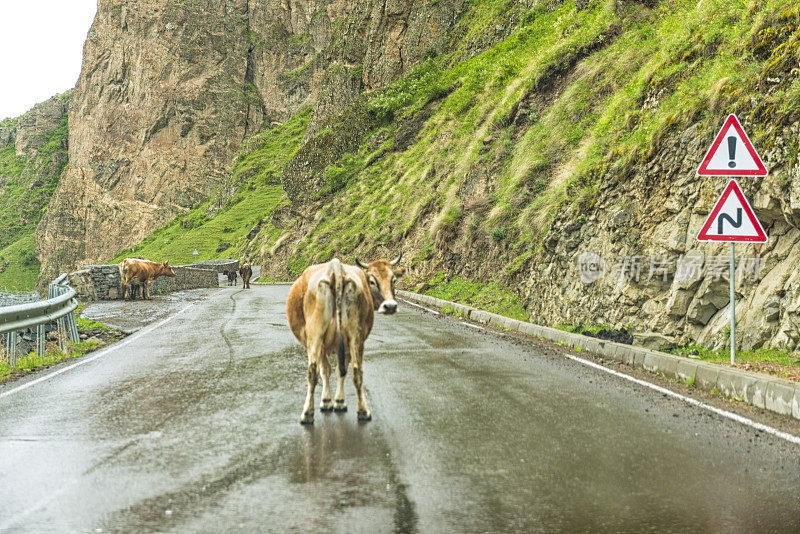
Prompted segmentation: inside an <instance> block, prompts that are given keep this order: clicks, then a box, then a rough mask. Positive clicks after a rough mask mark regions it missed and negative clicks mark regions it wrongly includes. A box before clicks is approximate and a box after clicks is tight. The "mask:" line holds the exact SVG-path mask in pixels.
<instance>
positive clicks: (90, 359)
mask: <svg viewBox="0 0 800 534" xmlns="http://www.w3.org/2000/svg"><path fill="white" fill-rule="evenodd" d="M192 306H194V304H189V305H188V306H186V307H185V308H183V309H182V310H180V311H179V312H178V313H176V314H175V315H173V316H171V317H167V318H166V319H163V320H161V321H159V322H157V323H156V324H154V325H150V326H148V327H147V328H144V329H142V330H139V331H138V332H136V333H135V334H133V335H130V336H128V337H127V338H125V340H124V341H122V342H121V343H119V344H117V345H114V346H113V347H109V348H107V349H105V350H102V351H100V352H99V353H97V354H95V355H93V356H90V357H88V358H83V359H80V360H78V361H77V362H75V363H73V364H72V365H68V366H67V367H62V368H61V369H59V370H57V371H53V372H52V373H49V374H46V375H44V376H40V377H39V378H37V379H36V380H31V381H30V382H26V383H24V384H22V385H21V386H17V387H15V388H12V389H9V390H7V391H3V392H0V399H2V398H3V397H8V396H9V395H13V394H14V393H17V392H20V391H22V390H24V389H27V388H29V387H31V386H34V385H36V384H38V383H40V382H44V381H45V380H50V379H51V378H53V377H54V376H57V375H60V374H61V373H66V372H67V371H69V370H71V369H74V368H76V367H79V366H81V365H84V364H87V363H89V362H93V361H95V360H96V359H98V358H102V357H103V356H105V355H106V354H110V353H112V352H114V351H115V350H117V349H121V348H122V347H124V346H125V345H128V344H129V343H133V342H134V341H136V340H137V339H139V338H140V337H142V336H144V335H145V334H149V333H150V332H152V331H153V330H155V329H156V328H159V327H161V326H163V325H165V324H167V323H168V322H170V321H171V320H173V319H174V318H176V317H177V316H179V315H180V314H182V313H183V312H185V311H186V310H188V309H189V308H191V307H192Z"/></svg>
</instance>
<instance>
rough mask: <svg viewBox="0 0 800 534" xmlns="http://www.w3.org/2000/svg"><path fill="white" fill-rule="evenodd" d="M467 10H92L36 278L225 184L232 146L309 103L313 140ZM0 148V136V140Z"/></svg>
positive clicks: (396, 0) (323, 2) (107, 249)
mask: <svg viewBox="0 0 800 534" xmlns="http://www.w3.org/2000/svg"><path fill="white" fill-rule="evenodd" d="M463 5H464V0H448V1H440V2H428V1H427V0H379V1H374V2H364V1H360V0H285V1H281V2H277V1H274V0H228V1H226V2H217V1H215V0H193V1H191V2H173V1H169V0H142V1H139V2H135V3H131V2H127V1H124V0H100V2H99V5H98V13H97V16H96V18H95V21H94V23H93V24H92V27H91V30H90V31H89V35H88V39H87V41H86V44H85V47H84V61H83V68H82V71H81V75H80V78H79V81H78V85H77V86H76V88H75V94H74V103H73V105H72V107H71V111H70V119H69V120H70V164H69V168H68V170H67V172H66V173H65V175H64V177H63V179H62V180H61V183H60V184H59V187H58V189H57V191H56V193H55V194H54V196H53V198H52V200H51V202H50V205H49V207H48V210H47V213H46V215H45V217H44V218H43V220H42V222H41V224H40V225H39V228H38V230H37V234H36V241H37V255H38V257H39V258H40V260H41V261H42V275H41V276H42V277H43V278H48V277H51V276H52V275H53V274H54V273H55V272H56V271H58V270H65V269H68V268H71V267H74V266H75V265H77V264H78V263H81V262H97V261H100V260H103V259H105V258H108V257H109V256H111V255H113V254H114V253H115V252H116V251H118V250H120V249H122V248H125V247H129V246H131V245H134V244H136V243H138V242H140V241H141V240H142V239H143V238H144V237H145V236H146V235H147V234H149V233H150V232H151V231H152V230H153V229H154V228H156V227H159V226H162V225H164V224H165V223H166V222H168V221H169V220H171V219H172V218H174V217H175V216H176V215H178V214H180V213H182V212H184V211H186V210H188V209H190V208H191V207H193V206H195V205H197V204H198V203H200V202H202V201H205V200H206V199H208V198H209V197H213V196H216V197H221V198H222V200H223V202H224V200H225V198H226V196H227V195H231V194H232V193H233V191H234V190H235V186H236V184H232V183H231V178H230V176H229V174H228V173H227V169H228V167H229V165H230V163H231V161H232V159H233V157H234V155H235V153H236V151H237V149H238V148H239V146H240V145H241V143H242V142H243V140H244V139H245V138H246V137H247V136H249V135H251V134H253V133H256V132H258V131H260V130H261V129H263V127H264V126H265V125H269V124H270V123H271V122H274V121H283V120H286V119H287V118H288V117H289V116H291V115H292V114H293V113H294V112H295V111H297V110H298V109H300V108H301V107H303V106H306V105H314V104H316V103H319V105H318V106H317V108H316V109H315V112H314V115H313V117H312V120H311V126H310V131H311V132H314V131H316V129H317V128H318V127H319V126H320V125H322V124H324V122H325V119H326V118H327V117H329V116H331V115H332V114H335V113H337V112H340V111H342V110H343V109H345V108H346V107H347V106H348V105H350V103H351V102H352V101H353V100H354V99H355V98H356V97H357V96H358V95H359V94H360V93H361V92H362V91H364V90H369V89H373V88H376V87H380V86H382V85H384V84H386V83H389V82H391V81H392V80H394V79H396V78H397V77H398V76H400V75H401V74H402V73H404V72H406V71H407V70H408V69H409V68H411V67H412V66H413V65H414V64H415V63H417V62H419V61H420V59H421V58H423V57H424V56H425V54H429V53H434V54H435V53H437V52H440V51H442V50H443V49H444V47H445V46H446V44H447V41H448V38H449V32H450V30H451V29H452V28H453V26H454V24H455V22H456V21H457V19H458V16H459V14H460V13H461V10H462V8H463ZM0 137H1V136H0Z"/></svg>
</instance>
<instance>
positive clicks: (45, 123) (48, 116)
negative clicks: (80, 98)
mask: <svg viewBox="0 0 800 534" xmlns="http://www.w3.org/2000/svg"><path fill="white" fill-rule="evenodd" d="M70 95H71V93H65V94H64V95H59V96H54V97H53V98H51V99H50V100H47V101H45V102H41V103H39V104H36V105H35V106H34V107H33V109H31V110H30V111H29V112H27V113H25V114H24V115H22V116H21V117H20V118H19V121H18V123H17V128H16V132H15V135H14V142H15V146H16V150H17V155H18V156H26V157H31V156H33V155H35V154H36V153H37V152H38V150H39V149H40V148H41V147H42V146H44V144H45V143H46V142H47V140H48V138H49V135H50V134H51V132H52V131H53V130H55V129H56V128H58V127H59V125H60V124H61V121H62V120H63V118H64V115H66V113H67V109H68V108H69V99H70ZM0 137H2V135H0Z"/></svg>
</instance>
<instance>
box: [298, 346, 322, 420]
mask: <svg viewBox="0 0 800 534" xmlns="http://www.w3.org/2000/svg"><path fill="white" fill-rule="evenodd" d="M319 349H320V347H319V343H318V342H317V343H314V344H312V345H309V348H308V374H307V380H308V391H307V392H306V403H305V405H303V413H302V414H300V423H301V424H303V425H313V424H314V388H316V387H317V376H318V373H319V371H318V370H317V362H318V361H319V360H320V356H321V351H320V350H319Z"/></svg>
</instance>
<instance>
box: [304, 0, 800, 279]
mask: <svg viewBox="0 0 800 534" xmlns="http://www.w3.org/2000/svg"><path fill="white" fill-rule="evenodd" d="M518 6H519V4H518V3H514V2H506V1H502V0H493V1H484V2H472V3H471V4H470V9H471V11H470V13H469V14H468V15H467V16H466V17H465V19H464V24H466V25H467V26H468V27H469V25H471V24H473V23H480V22H481V21H484V22H485V21H487V20H492V19H495V20H497V19H498V18H500V19H502V18H503V17H502V14H503V13H508V12H511V11H514V10H518V9H519V7H518ZM799 10H800V8H799V7H798V6H797V4H796V3H793V2H791V1H790V0H770V1H753V0H732V1H729V0H703V1H699V0H664V1H662V2H660V3H659V4H658V5H657V7H655V8H653V9H650V8H648V7H646V6H643V5H642V4H640V3H635V2H634V3H628V4H621V3H618V2H614V1H606V0H595V1H594V2H590V3H589V6H588V9H587V10H585V11H581V12H577V11H576V10H575V7H574V4H573V3H572V2H567V3H564V4H562V5H560V6H558V7H556V8H555V9H554V10H553V11H549V10H548V9H547V8H545V7H544V6H543V5H540V6H539V7H534V8H533V9H531V10H529V11H525V12H522V13H521V14H520V15H519V18H520V24H519V25H518V27H517V28H516V30H515V31H514V32H513V33H512V34H511V35H510V36H509V37H508V38H506V39H505V40H503V41H502V42H500V43H498V44H496V45H494V46H492V47H491V48H489V49H488V50H486V51H484V52H483V53H481V54H479V55H477V56H475V57H472V58H470V59H467V60H465V61H460V58H462V57H468V54H466V53H464V50H463V49H464V47H465V46H468V45H469V44H470V42H471V41H470V39H473V38H476V33H475V32H471V31H467V32H466V37H465V38H464V41H463V42H462V43H460V44H458V46H457V48H456V51H455V52H454V53H452V54H450V55H445V56H441V57H436V58H429V59H428V60H426V61H425V62H423V63H422V64H421V65H419V66H418V67H416V68H415V69H413V70H412V71H410V72H409V74H408V75H407V76H405V77H404V78H403V79H401V80H399V81H398V82H396V83H394V84H392V85H391V86H389V87H388V88H386V89H385V90H380V91H378V92H376V94H374V95H372V96H371V99H370V103H369V106H370V108H371V109H372V111H373V112H374V113H375V114H376V115H377V116H378V117H379V118H382V119H383V120H384V121H385V126H384V127H383V128H382V131H383V132H385V133H388V134H389V136H390V137H391V135H392V133H393V132H394V131H395V125H396V124H397V121H398V120H401V119H403V118H404V117H407V116H409V115H412V114H414V113H415V112H416V111H417V110H419V109H421V108H423V107H425V106H427V105H429V104H430V103H431V101H433V100H436V99H441V100H440V103H439V104H437V106H438V108H436V109H438V110H437V111H436V112H435V113H434V114H433V116H432V117H431V118H430V119H428V121H427V123H426V125H425V127H424V128H423V130H422V131H421V133H420V134H419V136H418V139H417V141H416V142H415V143H414V144H413V145H411V146H410V147H409V148H408V149H406V150H405V151H403V152H395V151H392V150H389V149H387V146H389V147H390V146H391V139H389V141H387V142H386V143H384V145H383V146H382V147H379V148H378V149H377V150H375V149H374V144H371V143H365V144H364V145H363V146H362V147H361V149H359V151H358V152H357V153H355V154H348V155H347V156H346V158H343V160H342V162H341V163H339V164H336V165H335V167H336V168H337V170H338V169H345V170H346V171H347V173H348V174H349V176H346V177H344V178H341V177H339V180H340V181H341V182H343V183H344V184H345V185H344V187H343V188H342V190H341V191H339V192H338V193H337V194H336V195H335V196H333V197H331V198H330V199H329V202H328V203H327V205H326V206H325V208H324V209H323V213H322V219H321V222H320V224H319V225H318V226H317V227H316V228H315V229H314V230H313V231H312V232H311V233H310V234H309V235H307V236H305V238H304V240H303V242H302V243H300V245H299V249H298V254H297V257H296V258H295V260H296V261H292V262H291V265H290V268H291V269H292V270H293V271H297V270H298V269H300V268H301V267H302V266H303V265H305V264H307V263H309V262H312V261H323V260H326V259H328V258H329V257H330V256H331V255H332V254H334V253H335V254H339V255H345V254H348V253H350V252H352V251H354V250H356V249H358V250H359V254H363V255H365V256H369V255H370V251H371V250H375V249H381V248H382V247H385V246H389V245H391V244H392V243H398V242H400V241H402V239H403V238H404V237H405V236H406V235H407V233H408V231H409V230H410V229H411V228H413V227H414V226H415V225H417V224H422V225H424V226H425V227H427V228H428V229H429V232H430V237H431V238H434V237H435V235H436V233H437V232H439V231H441V230H443V229H448V228H452V229H456V230H458V231H459V232H461V233H463V232H464V229H465V228H466V229H467V230H466V231H467V232H482V233H483V234H484V235H486V236H490V237H491V239H492V240H493V241H495V242H497V243H501V242H502V243H505V244H506V245H507V246H508V249H509V250H508V251H507V254H508V264H507V265H506V269H505V273H499V274H498V279H502V278H503V277H504V275H505V274H506V273H507V274H514V273H517V272H520V271H521V269H522V268H523V266H524V264H525V262H527V261H529V260H530V261H532V260H534V259H535V255H536V254H537V252H538V251H539V250H540V243H541V240H542V238H543V236H544V235H546V233H547V231H548V228H549V224H550V222H551V221H552V219H553V218H554V217H555V216H556V214H559V213H563V212H564V211H565V210H569V211H567V212H566V213H567V214H568V216H569V217H579V216H580V214H581V213H583V212H585V211H586V210H588V209H590V208H591V206H592V205H593V202H594V201H595V200H596V198H597V195H598V194H599V189H600V187H599V185H600V184H601V183H602V181H605V180H613V179H619V180H624V179H625V178H626V175H625V173H626V172H628V171H629V169H631V167H632V166H633V164H634V163H636V162H640V161H646V160H647V159H648V158H649V157H651V156H652V155H653V154H655V153H656V152H657V151H658V150H659V148H660V146H661V141H662V140H663V139H664V137H665V136H666V135H668V134H670V133H672V132H678V131H681V129H683V128H686V127H687V126H688V125H690V124H692V123H696V122H698V123H699V124H700V132H701V134H702V135H708V136H713V133H715V132H716V131H717V129H718V127H719V124H721V120H722V119H723V118H724V116H725V114H727V113H729V112H731V111H735V112H739V113H741V114H746V115H749V117H750V118H751V119H752V121H753V135H752V136H751V137H753V138H754V139H755V140H756V142H757V143H758V144H759V146H762V147H764V148H766V149H768V148H769V147H771V146H772V142H773V141H774V139H775V136H776V134H779V133H780V132H781V129H780V128H776V127H775V126H776V125H777V126H780V125H785V124H787V122H789V121H791V120H796V119H797V117H798V113H800V78H798V77H797V76H796V75H784V73H788V72H789V70H790V68H789V67H796V62H797V60H798V59H800V57H799V54H800V33H798V23H797V20H798V11H799ZM792 62H794V63H795V64H793V63H792ZM795 70H796V69H795ZM553 73H561V74H559V75H557V76H553ZM776 73H777V74H776ZM778 74H780V75H778ZM773 76H774V77H773ZM792 76H794V78H793V77H792ZM549 77H552V78H549ZM770 80H772V81H770ZM556 83H558V84H562V86H561V87H559V88H558V91H555V92H554V93H553V94H550V95H547V94H546V93H547V91H548V90H551V89H552V84H556ZM534 87H538V88H537V89H536V90H534V91H533V94H532V95H531V94H528V91H529V90H530V89H531V88H534ZM548 87H550V88H551V89H548ZM753 94H758V95H759V97H758V99H756V100H752V99H751V98H750V97H751V96H752V95H753ZM542 95H544V96H547V97H548V100H546V101H545V102H544V103H542V102H539V103H536V102H534V105H533V106H532V108H531V109H530V111H529V112H528V113H529V115H528V116H527V117H525V120H524V121H523V123H524V124H526V126H525V128H526V131H524V134H523V136H522V138H521V140H520V141H519V142H517V141H515V138H514V137H512V132H513V128H514V126H513V125H511V124H509V122H510V118H511V116H512V112H513V110H514V108H515V106H516V105H517V104H518V103H520V102H522V101H523V100H525V99H526V98H531V97H532V98H533V99H534V100H535V99H536V98H541V97H542ZM393 121H394V122H393ZM379 135H382V134H381V131H378V132H376V133H374V135H373V137H377V136H379ZM709 141H710V139H709ZM486 142H489V143H490V146H491V147H495V148H497V149H499V150H494V151H492V150H489V151H487V150H485V144H486ZM789 143H791V144H792V146H791V147H789V152H790V153H792V154H794V157H796V154H797V152H798V147H797V139H796V138H793V139H791V140H789ZM498 153H499V160H498V156H497V154H498ZM376 156H377V157H376ZM498 162H499V167H500V170H499V176H498V177H497V180H496V183H498V188H497V189H496V190H495V191H494V192H493V193H492V194H491V195H490V196H489V198H486V199H476V202H475V203H474V204H471V203H472V202H473V200H472V199H466V200H465V199H462V198H461V195H460V194H459V188H460V186H461V185H462V184H463V183H465V182H466V181H467V180H469V176H470V172H471V171H472V170H473V169H476V168H482V169H492V168H493V167H495V168H496V166H498ZM491 172H494V171H491ZM487 204H488V206H489V209H488V210H486V211H485V212H483V211H482V210H481V209H480V206H481V205H482V206H485V205H487ZM475 205H478V206H479V207H478V208H475ZM569 214H571V215H569ZM432 241H433V239H432ZM431 246H432V243H431ZM431 252H432V251H427V250H426V249H425V248H423V249H422V250H421V251H420V253H419V256H418V257H417V258H414V260H416V261H425V260H426V259H427V258H430V257H432V256H433V254H431Z"/></svg>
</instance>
